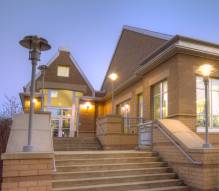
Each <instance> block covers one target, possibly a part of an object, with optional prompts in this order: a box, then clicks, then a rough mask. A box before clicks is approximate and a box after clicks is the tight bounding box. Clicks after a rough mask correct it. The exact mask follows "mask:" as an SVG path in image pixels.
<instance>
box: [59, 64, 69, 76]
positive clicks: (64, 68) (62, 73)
mask: <svg viewBox="0 0 219 191" xmlns="http://www.w3.org/2000/svg"><path fill="white" fill-rule="evenodd" d="M57 76H59V77H69V67H68V66H58V68H57Z"/></svg>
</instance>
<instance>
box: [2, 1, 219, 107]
mask: <svg viewBox="0 0 219 191" xmlns="http://www.w3.org/2000/svg"><path fill="white" fill-rule="evenodd" d="M123 25H130V26H134V27H140V28H145V29H148V30H152V31H157V32H161V33H167V34H172V35H175V34H181V35H186V36H190V37H194V38H198V39H203V40H207V41H211V42H214V43H219V0H0V66H1V69H0V103H2V102H3V101H4V95H8V96H18V93H19V92H21V91H22V87H23V86H24V85H25V84H26V83H27V82H28V81H29V80H30V74H31V64H30V61H29V60H28V50H27V49H24V48H22V47H21V46H20V45H19V44H18V42H19V40H20V39H22V38H23V37H24V36H25V35H35V34H36V35H40V36H42V37H44V38H46V39H47V40H48V41H49V43H50V44H51V46H52V49H51V50H50V51H47V52H43V53H42V55H41V61H40V63H39V64H46V63H47V62H48V61H49V59H51V58H52V57H53V56H54V55H55V54H56V53H57V51H58V48H59V47H65V48H68V49H69V50H70V51H71V53H72V55H73V56H74V58H75V59H76V61H77V62H78V64H79V65H80V67H81V68H82V70H83V71H84V73H85V74H86V75H87V78H88V79H89V80H90V82H91V84H92V85H93V86H94V88H95V89H97V90H98V89H100V86H101V83H102V81H103V78H104V76H105V73H106V70H107V67H108V65H109V63H110V59H111V57H112V54H113V51H114V49H115V46H116V43H117V40H118V38H119V35H120V33H121V30H122V27H123ZM124 67H125V66H124Z"/></svg>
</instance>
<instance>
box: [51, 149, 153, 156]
mask: <svg viewBox="0 0 219 191" xmlns="http://www.w3.org/2000/svg"><path fill="white" fill-rule="evenodd" d="M133 153H134V154H136V153H137V154H151V153H156V152H153V151H135V150H126V151H122V150H116V151H67V152H66V151H55V155H63V154H64V155H72V154H73V155H84V154H90V155H96V154H97V155H100V154H133Z"/></svg>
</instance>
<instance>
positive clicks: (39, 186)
mask: <svg viewBox="0 0 219 191" xmlns="http://www.w3.org/2000/svg"><path fill="white" fill-rule="evenodd" d="M52 171H53V159H52V155H51V154H48V155H46V154H31V153H29V154H9V155H7V154H3V183H2V191H51V190H52V183H51V178H52Z"/></svg>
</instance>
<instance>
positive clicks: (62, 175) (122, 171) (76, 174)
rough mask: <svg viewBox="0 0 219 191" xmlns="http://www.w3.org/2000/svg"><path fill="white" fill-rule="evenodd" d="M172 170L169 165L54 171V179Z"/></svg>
mask: <svg viewBox="0 0 219 191" xmlns="http://www.w3.org/2000/svg"><path fill="white" fill-rule="evenodd" d="M166 172H172V170H171V168H169V167H155V168H139V169H120V170H118V169H116V170H102V171H86V172H83V171H82V172H75V171H73V172H55V174H54V175H53V179H54V180H58V179H65V178H66V179H76V178H90V177H94V175H95V177H105V176H107V177H113V176H125V175H142V174H156V173H166Z"/></svg>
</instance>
